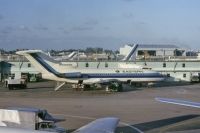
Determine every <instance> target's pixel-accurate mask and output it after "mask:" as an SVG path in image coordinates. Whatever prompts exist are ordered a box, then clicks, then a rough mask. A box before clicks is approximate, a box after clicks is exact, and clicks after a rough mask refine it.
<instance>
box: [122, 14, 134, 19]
mask: <svg viewBox="0 0 200 133" xmlns="http://www.w3.org/2000/svg"><path fill="white" fill-rule="evenodd" d="M122 16H123V17H124V18H134V15H133V13H124V14H122Z"/></svg>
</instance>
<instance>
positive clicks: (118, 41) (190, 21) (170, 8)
mask: <svg viewBox="0 0 200 133" xmlns="http://www.w3.org/2000/svg"><path fill="white" fill-rule="evenodd" d="M134 43H137V44H175V45H178V46H180V47H184V48H189V49H200V0H0V48H2V49H5V50H13V49H43V50H48V49H56V50H61V49H84V48H87V47H102V48H104V49H112V50H118V49H119V48H120V47H121V46H123V45H125V44H134Z"/></svg>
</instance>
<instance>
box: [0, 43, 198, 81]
mask: <svg viewBox="0 0 200 133" xmlns="http://www.w3.org/2000/svg"><path fill="white" fill-rule="evenodd" d="M120 54H121V55H123V56H124V57H125V58H124V59H123V60H103V61H102V60H101V61H99V60H85V61H84V60H81V61H78V60H70V61H66V60H65V61H63V62H62V63H63V64H67V65H69V66H72V67H78V68H86V69H89V68H95V69H104V68H105V67H106V68H111V69H112V68H117V67H123V66H125V65H127V66H129V67H130V66H131V65H140V66H143V67H146V68H151V70H154V71H158V72H160V73H161V74H164V75H166V76H168V77H169V79H170V81H180V82H182V81H183V82H185V81H186V82H191V81H196V82H199V79H200V76H199V75H200V67H199V66H200V56H190V57H188V56H186V50H185V49H183V48H179V47H177V46H175V45H155V44H153V45H152V44H151V45H148V44H135V45H125V46H124V47H122V48H120ZM124 64H125V65H124ZM133 69H134V68H133ZM35 75H40V73H39V72H38V71H37V69H35V68H34V66H32V64H30V62H28V61H27V60H26V59H25V58H24V57H20V56H17V55H9V56H3V55H2V56H0V80H1V81H2V80H3V79H6V78H8V77H9V76H12V77H14V78H22V77H24V76H26V77H28V79H32V77H35ZM33 79H34V78H33Z"/></svg>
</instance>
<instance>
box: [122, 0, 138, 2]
mask: <svg viewBox="0 0 200 133" xmlns="http://www.w3.org/2000/svg"><path fill="white" fill-rule="evenodd" d="M122 1H125V2H132V1H136V0H122Z"/></svg>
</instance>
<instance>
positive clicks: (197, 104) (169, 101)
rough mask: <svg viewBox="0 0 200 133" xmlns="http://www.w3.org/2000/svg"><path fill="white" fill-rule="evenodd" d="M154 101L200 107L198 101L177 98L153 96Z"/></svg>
mask: <svg viewBox="0 0 200 133" xmlns="http://www.w3.org/2000/svg"><path fill="white" fill-rule="evenodd" d="M155 100H156V101H159V102H164V103H171V104H177V105H183V106H188V107H194V108H200V103H198V102H191V101H185V100H177V99H170V98H155Z"/></svg>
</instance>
